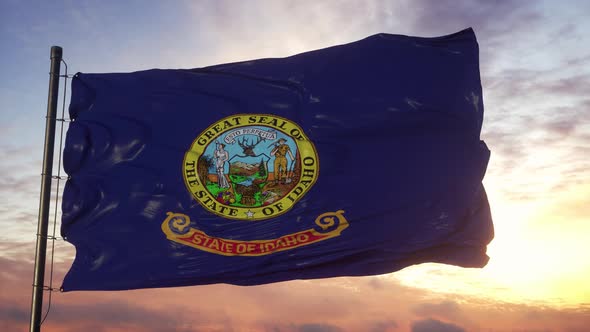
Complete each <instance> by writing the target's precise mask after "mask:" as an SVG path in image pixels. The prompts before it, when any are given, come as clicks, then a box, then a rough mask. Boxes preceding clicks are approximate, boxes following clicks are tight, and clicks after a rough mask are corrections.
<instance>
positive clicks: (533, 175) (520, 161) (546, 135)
mask: <svg viewBox="0 0 590 332" xmlns="http://www.w3.org/2000/svg"><path fill="white" fill-rule="evenodd" d="M467 27H472V28H473V29H474V31H475V33H476V35H477V38H478V42H479V46H480V68H481V79H482V84H483V92H484V106H485V116H484V124H483V129H482V138H483V140H485V142H486V143H487V145H488V147H489V148H490V150H491V153H492V154H491V159H490V163H489V165H488V170H487V174H486V177H485V180H484V185H485V186H486V190H487V192H488V196H489V201H490V205H491V208H492V215H493V217H494V226H495V234H496V235H495V239H494V240H493V242H492V243H491V245H490V246H489V248H488V254H489V256H490V257H491V258H490V262H489V263H488V265H487V266H486V267H485V268H483V269H462V268H458V267H452V266H444V265H439V264H423V265H420V266H413V267H409V268H406V269H404V270H402V271H399V272H396V273H392V274H387V275H382V276H373V277H359V278H333V279H324V280H312V281H291V282H282V283H277V284H270V285H264V286H251V287H237V286H228V285H212V286H195V287H183V288H171V289H151V290H138V291H123V292H70V293H64V294H61V293H54V294H53V299H52V305H51V312H50V314H49V316H48V318H47V321H46V322H45V324H44V331H88V332H91V331H128V332H134V331H273V332H274V331H281V332H282V331H289V332H291V331H301V332H328V331H329V332H332V331H374V332H376V331H401V332H405V331H412V332H435V331H436V332H463V331H522V332H532V331H563V332H584V331H590V327H589V326H590V282H589V281H588V280H590V34H589V33H588V31H590V2H588V1H566V0H564V1H533V0H531V1H525V0H506V1H503V0H499V1H485V0H480V1H476V0H473V1H469V0H438V1H437V0H432V1H428V0H390V1H377V0H366V1H360V0H359V1H321V0H315V1H308V0H297V1H238V0H236V1H180V0H179V1H164V0H162V1H140V0H137V1H73V0H71V1H65V0H63V1H18V0H2V1H0V45H1V51H0V72H1V73H2V79H0V119H1V121H0V171H1V172H2V176H1V177H0V201H1V202H2V204H1V205H0V226H1V227H0V331H7V332H10V331H24V330H26V329H28V321H29V310H30V297H31V283H32V280H33V259H34V247H35V233H36V227H37V213H38V204H39V202H38V199H39V185H40V173H41V160H42V148H43V137H44V126H45V112H46V101H47V82H48V75H47V73H48V71H49V50H50V47H51V46H52V45H60V46H62V47H63V49H64V59H65V61H66V62H67V63H68V67H69V73H70V74H74V73H76V72H78V71H81V72H88V73H91V72H129V71H136V70H143V69H150V68H195V67H202V66H207V65H213V64H219V63H225V62H233V61H240V60H248V59H256V58H265V57H283V56H288V55H293V54H297V53H300V52H304V51H309V50H314V49H318V48H323V47H327V46H332V45H337V44H343V43H347V42H351V41H356V40H359V39H362V38H364V37H367V36H369V35H372V34H375V33H379V32H385V33H393V34H404V35H413V36H425V37H428V36H440V35H446V34H450V33H454V32H457V31H459V30H462V29H464V28H467ZM60 92H63V85H62V86H60ZM60 105H61V99H60ZM56 156H57V149H56ZM55 171H57V169H55ZM61 187H62V188H63V183H62V184H61ZM52 227H53V226H51V227H50V230H51V229H52ZM58 230H59V224H58ZM73 256H74V249H73V247H72V246H71V245H70V244H68V243H64V242H63V241H58V242H57V243H56V262H55V266H54V269H55V275H54V287H59V286H60V285H61V281H62V280H63V275H64V273H65V272H66V271H67V269H68V268H69V266H70V264H71V262H72V260H73ZM46 299H47V295H46Z"/></svg>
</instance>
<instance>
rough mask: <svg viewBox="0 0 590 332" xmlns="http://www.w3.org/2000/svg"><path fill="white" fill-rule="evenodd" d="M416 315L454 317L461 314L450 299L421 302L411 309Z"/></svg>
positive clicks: (456, 305)
mask: <svg viewBox="0 0 590 332" xmlns="http://www.w3.org/2000/svg"><path fill="white" fill-rule="evenodd" d="M412 311H413V312H414V313H415V314H416V315H418V316H422V317H429V316H436V317H442V318H449V319H452V318H456V317H458V316H459V315H460V314H461V309H460V308H459V305H458V304H457V303H456V302H454V301H451V300H446V301H443V302H440V303H422V304H419V305H418V306H416V307H414V309H413V310H412Z"/></svg>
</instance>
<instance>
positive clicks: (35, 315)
mask: <svg viewBox="0 0 590 332" xmlns="http://www.w3.org/2000/svg"><path fill="white" fill-rule="evenodd" d="M61 56H62V48H61V47H59V46H52V47H51V71H50V72H49V96H48V97H47V117H46V121H45V147H44V150H43V173H41V196H40V198H39V219H38V223H37V249H36V250H35V276H34V280H33V296H32V299H31V323H30V325H29V331H30V332H38V331H40V330H41V309H42V308H43V291H44V282H45V254H46V251H47V227H48V225H49V201H50V199H51V177H52V171H53V146H54V141H55V123H56V117H57V99H58V92H59V74H60V64H61Z"/></svg>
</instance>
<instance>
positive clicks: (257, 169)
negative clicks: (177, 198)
mask: <svg viewBox="0 0 590 332" xmlns="http://www.w3.org/2000/svg"><path fill="white" fill-rule="evenodd" d="M182 171H183V172H182V173H183V177H184V183H185V184H186V188H187V190H188V191H189V192H190V193H191V195H192V196H193V197H194V198H195V199H196V200H197V202H199V203H200V204H201V205H202V206H203V207H204V208H205V209H207V210H208V211H211V212H212V213H215V214H217V215H219V216H222V217H224V218H229V219H238V220H250V221H255V220H265V219H269V218H273V217H276V216H279V215H281V214H283V213H285V212H287V211H289V209H291V208H292V207H293V206H294V205H295V203H296V202H297V201H298V200H299V199H301V198H302V197H303V196H304V195H305V194H306V193H307V192H308V191H309V189H311V187H312V186H313V184H314V183H315V181H316V180H317V178H318V175H319V160H318V156H317V153H316V150H315V147H314V146H313V143H312V142H311V141H310V140H309V139H308V138H307V136H305V134H304V132H303V130H302V129H301V127H299V126H298V125H297V124H296V123H294V122H293V121H291V120H288V119H285V118H282V117H279V116H276V115H271V114H247V115H246V114H240V115H233V116H229V117H226V118H223V119H221V120H219V121H217V122H215V123H214V124H212V125H211V126H209V128H207V129H206V130H204V131H203V132H202V133H201V134H200V135H199V136H197V138H196V139H195V140H194V141H193V143H192V144H191V147H190V149H189V150H188V151H187V152H186V154H185V157H184V161H183V164H182Z"/></svg>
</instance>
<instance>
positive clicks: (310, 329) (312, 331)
mask: <svg viewBox="0 0 590 332" xmlns="http://www.w3.org/2000/svg"><path fill="white" fill-rule="evenodd" d="M340 331H342V329H341V328H339V327H338V326H334V325H329V324H303V325H301V326H299V332H340Z"/></svg>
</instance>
